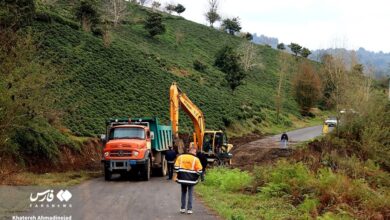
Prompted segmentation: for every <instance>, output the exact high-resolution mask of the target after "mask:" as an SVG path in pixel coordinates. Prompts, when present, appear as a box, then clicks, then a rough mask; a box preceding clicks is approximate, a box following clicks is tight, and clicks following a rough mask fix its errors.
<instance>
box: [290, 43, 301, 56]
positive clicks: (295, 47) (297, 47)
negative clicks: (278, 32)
mask: <svg viewBox="0 0 390 220" xmlns="http://www.w3.org/2000/svg"><path fill="white" fill-rule="evenodd" d="M288 47H289V48H290V49H291V51H292V52H293V53H294V54H295V56H298V54H299V53H301V50H302V46H301V45H299V44H296V43H291V44H290V45H288Z"/></svg>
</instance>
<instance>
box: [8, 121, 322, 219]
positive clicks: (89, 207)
mask: <svg viewBox="0 0 390 220" xmlns="http://www.w3.org/2000/svg"><path fill="white" fill-rule="evenodd" d="M321 130H322V128H321V126H315V127H309V128H303V129H298V130H295V131H291V132H288V133H287V134H288V136H289V139H290V141H292V142H299V141H305V140H308V139H311V138H314V137H316V136H318V135H321ZM279 139H280V135H275V136H270V137H267V138H264V139H261V140H257V141H253V142H251V143H248V144H246V145H245V146H242V148H241V149H238V150H242V151H244V150H248V149H245V148H272V146H276V147H277V146H278V145H277V143H278V141H279ZM270 143H276V145H273V144H270ZM249 152H255V151H253V150H250V151H249ZM240 153H241V152H240ZM248 156H250V155H248ZM250 157H252V156H250ZM206 181H207V180H206ZM65 189H66V190H69V191H70V192H71V194H72V197H71V199H70V200H69V201H67V202H58V201H57V204H61V205H63V204H66V205H67V207H65V208H63V207H54V208H53V207H51V208H50V207H34V206H33V207H30V208H29V211H27V212H22V213H20V215H21V216H31V215H35V216H54V215H55V216H72V218H71V219H72V220H79V219H81V220H99V219H102V220H103V219H115V220H121V219H123V220H124V219H126V220H132V219H134V220H143V219H145V220H154V219H156V220H160V219H202V220H208V219H218V218H219V217H218V216H216V215H214V214H213V213H212V212H211V211H209V210H208V209H207V208H206V207H205V206H204V205H203V204H202V203H201V202H200V200H199V199H195V200H194V205H193V211H194V214H192V215H187V214H180V213H179V208H180V185H179V184H177V183H175V182H173V181H169V180H166V179H165V178H162V177H152V178H151V180H150V181H137V180H125V179H120V178H118V179H114V180H112V181H109V182H106V181H104V179H103V177H101V178H97V179H93V180H89V181H86V182H84V183H82V184H80V185H77V186H74V187H70V188H65ZM65 189H64V190H65ZM42 190H47V189H46V188H42V189H41V191H42ZM59 190H60V189H54V197H55V196H56V193H57V192H58V191H59ZM7 191H9V190H7ZM41 191H36V192H41ZM195 191H196V187H195ZM27 192H28V195H29V193H30V192H33V191H31V190H27ZM11 194H12V193H11ZM24 197H26V199H25V201H28V198H29V196H24ZM54 199H56V198H54ZM49 204H50V205H51V204H52V203H49ZM30 205H31V204H30ZM70 205H71V207H70ZM58 220H59V219H58Z"/></svg>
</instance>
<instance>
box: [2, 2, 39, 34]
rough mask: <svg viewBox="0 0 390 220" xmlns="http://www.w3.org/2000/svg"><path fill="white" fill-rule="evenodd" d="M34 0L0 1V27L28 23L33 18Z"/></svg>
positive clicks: (18, 25) (16, 27)
mask: <svg viewBox="0 0 390 220" xmlns="http://www.w3.org/2000/svg"><path fill="white" fill-rule="evenodd" d="M34 15H35V4H34V0H18V1H0V29H1V30H3V29H6V28H12V29H13V30H16V29H18V28H19V27H22V26H25V25H29V24H31V22H32V21H33V19H34Z"/></svg>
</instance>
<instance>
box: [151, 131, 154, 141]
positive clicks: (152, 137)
mask: <svg viewBox="0 0 390 220" xmlns="http://www.w3.org/2000/svg"><path fill="white" fill-rule="evenodd" d="M150 139H152V140H154V132H153V131H151V132H150Z"/></svg>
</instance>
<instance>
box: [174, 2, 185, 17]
mask: <svg viewBox="0 0 390 220" xmlns="http://www.w3.org/2000/svg"><path fill="white" fill-rule="evenodd" d="M185 10H186V8H185V7H184V6H183V5H182V4H177V5H176V7H175V12H176V13H178V14H179V15H180V14H181V13H183V12H184V11H185Z"/></svg>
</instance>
